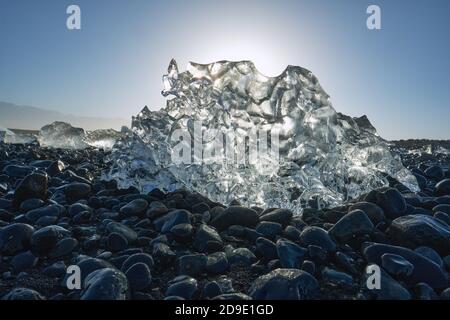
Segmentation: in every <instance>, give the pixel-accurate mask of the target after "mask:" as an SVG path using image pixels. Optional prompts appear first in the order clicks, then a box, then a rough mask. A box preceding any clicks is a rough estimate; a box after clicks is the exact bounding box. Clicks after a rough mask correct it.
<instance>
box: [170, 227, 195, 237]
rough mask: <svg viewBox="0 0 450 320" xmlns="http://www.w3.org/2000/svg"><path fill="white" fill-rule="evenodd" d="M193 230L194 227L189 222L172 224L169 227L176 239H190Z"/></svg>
mask: <svg viewBox="0 0 450 320" xmlns="http://www.w3.org/2000/svg"><path fill="white" fill-rule="evenodd" d="M193 232H194V228H192V225H191V224H190V223H181V224H177V225H176V226H173V227H172V229H170V234H171V235H172V236H173V237H174V238H175V240H177V241H185V240H189V239H192V234H193Z"/></svg>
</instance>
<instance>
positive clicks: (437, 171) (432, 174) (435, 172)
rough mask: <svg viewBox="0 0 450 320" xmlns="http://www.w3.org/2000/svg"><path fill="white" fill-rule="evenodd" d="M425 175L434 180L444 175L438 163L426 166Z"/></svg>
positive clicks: (440, 178)
mask: <svg viewBox="0 0 450 320" xmlns="http://www.w3.org/2000/svg"><path fill="white" fill-rule="evenodd" d="M425 175H426V176H427V177H428V178H430V179H433V180H435V181H440V180H442V179H444V177H445V175H444V171H443V170H442V168H441V166H438V165H435V166H431V167H429V168H427V169H426V170H425Z"/></svg>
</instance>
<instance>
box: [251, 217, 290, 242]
mask: <svg viewBox="0 0 450 320" xmlns="http://www.w3.org/2000/svg"><path fill="white" fill-rule="evenodd" d="M255 230H256V232H258V233H260V234H262V235H263V236H264V237H266V238H269V239H275V237H276V236H277V235H279V234H281V232H282V231H283V227H282V226H281V224H280V223H277V222H270V221H261V222H260V223H259V224H258V226H257V227H256V229H255Z"/></svg>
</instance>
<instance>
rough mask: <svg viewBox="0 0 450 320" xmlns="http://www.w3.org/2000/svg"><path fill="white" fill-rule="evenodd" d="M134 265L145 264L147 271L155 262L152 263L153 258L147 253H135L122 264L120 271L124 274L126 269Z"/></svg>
mask: <svg viewBox="0 0 450 320" xmlns="http://www.w3.org/2000/svg"><path fill="white" fill-rule="evenodd" d="M136 263H143V264H145V265H146V266H147V267H148V268H149V270H151V269H152V268H153V266H154V265H155V262H154V261H153V258H152V256H151V255H149V254H148V253H135V254H132V255H130V256H129V257H128V258H127V259H126V260H125V261H124V262H123V264H122V267H121V270H122V271H124V272H126V271H127V270H128V268H130V267H131V266H132V265H134V264H136Z"/></svg>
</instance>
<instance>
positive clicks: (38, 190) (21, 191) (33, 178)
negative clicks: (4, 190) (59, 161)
mask: <svg viewBox="0 0 450 320" xmlns="http://www.w3.org/2000/svg"><path fill="white" fill-rule="evenodd" d="M47 185H48V176H47V175H46V174H41V173H32V174H30V175H28V176H26V177H25V178H24V179H23V180H22V181H21V182H20V183H19V185H18V186H17V188H16V190H15V191H14V202H15V203H16V204H20V203H22V201H24V200H26V199H30V198H38V199H44V200H45V199H46V198H47Z"/></svg>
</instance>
